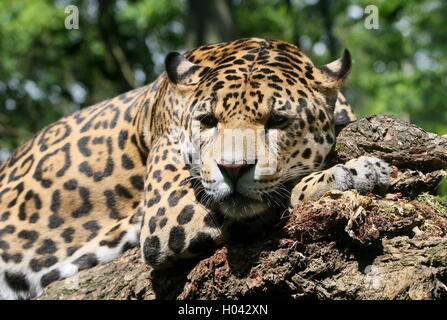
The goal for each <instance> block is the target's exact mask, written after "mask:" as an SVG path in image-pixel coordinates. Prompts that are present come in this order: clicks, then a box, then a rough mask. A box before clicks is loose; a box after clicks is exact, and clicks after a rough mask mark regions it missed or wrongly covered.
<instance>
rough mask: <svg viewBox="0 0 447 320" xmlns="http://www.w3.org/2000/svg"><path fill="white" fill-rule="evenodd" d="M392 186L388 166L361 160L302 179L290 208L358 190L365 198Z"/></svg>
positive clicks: (368, 159)
mask: <svg viewBox="0 0 447 320" xmlns="http://www.w3.org/2000/svg"><path fill="white" fill-rule="evenodd" d="M389 183H390V168H389V166H388V164H387V163H386V162H384V161H383V160H380V159H377V158H373V157H359V158H357V159H352V160H350V161H348V162H347V163H346V164H339V165H336V166H333V167H331V168H329V169H327V170H324V171H319V172H315V173H312V174H310V175H309V176H307V177H304V178H303V179H301V181H300V182H299V183H298V184H297V185H296V186H295V187H294V188H293V190H292V197H291V204H292V205H295V204H297V203H298V202H299V201H301V200H305V199H308V198H313V197H319V196H321V195H323V194H324V193H326V192H327V191H330V190H340V191H345V190H348V189H355V190H357V191H359V192H360V193H362V194H365V193H368V192H372V191H374V190H383V189H386V188H387V187H388V185H389Z"/></svg>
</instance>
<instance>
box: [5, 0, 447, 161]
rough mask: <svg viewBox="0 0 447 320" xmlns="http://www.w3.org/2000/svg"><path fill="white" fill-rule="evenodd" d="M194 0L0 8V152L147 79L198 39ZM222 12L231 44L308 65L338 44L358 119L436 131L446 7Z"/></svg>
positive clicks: (440, 129)
mask: <svg viewBox="0 0 447 320" xmlns="http://www.w3.org/2000/svg"><path fill="white" fill-rule="evenodd" d="M195 1H200V0H108V1H97V0H90V1H82V0H72V1H68V0H33V1H28V0H2V1H0V151H2V150H5V149H7V150H12V149H14V148H15V147H17V146H18V145H19V144H21V143H22V142H24V141H25V140H26V139H27V138H29V137H30V136H31V135H32V134H33V133H35V132H36V131H37V130H39V129H41V128H42V127H44V126H45V125H47V124H49V123H51V122H53V121H55V120H57V119H58V118H60V117H62V116H64V115H66V114H69V113H72V112H73V111H75V110H78V109H79V108H83V107H86V106H88V105H91V104H93V103H96V102H99V101H101V100H103V99H106V98H110V97H113V96H116V95H117V94H119V93H121V92H124V91H127V90H129V89H131V88H133V87H137V86H141V85H143V84H145V83H148V82H150V81H152V80H153V79H154V78H155V77H156V76H157V74H159V73H160V72H162V71H163V59H164V56H165V55H166V54H167V53H168V52H169V51H173V50H178V51H185V50H187V49H190V48H191V46H192V45H191V44H190V43H189V42H187V40H186V39H200V37H189V36H190V35H191V34H192V33H197V32H199V31H200V30H198V29H197V28H196V27H194V26H192V25H191V23H190V20H191V17H195V19H199V20H200V19H201V18H200V16H199V17H198V18H197V14H196V15H192V14H191V11H190V8H191V7H192V5H191V4H192V3H193V2H195ZM208 1H217V0H208ZM216 3H217V2H216ZM69 4H73V5H76V6H78V8H79V11H80V21H79V26H80V28H79V30H67V29H65V26H64V21H65V18H66V17H67V13H65V11H64V9H65V6H66V5H69ZM370 4H374V5H377V7H378V9H379V29H378V30H368V29H367V28H365V25H364V20H365V17H366V14H365V13H364V12H363V10H364V8H365V7H366V6H368V5H370ZM222 6H228V8H227V9H228V10H227V11H229V12H231V17H232V20H233V24H234V30H235V34H234V38H242V37H250V36H257V37H266V38H278V39H283V40H286V41H290V42H292V43H295V44H298V45H299V46H300V47H301V48H302V49H303V50H304V51H305V52H306V53H308V54H309V56H310V57H311V58H312V59H313V60H314V61H315V62H316V63H317V64H323V63H328V62H330V61H331V60H333V59H335V58H336V57H337V56H338V55H340V53H341V51H342V49H343V48H344V47H347V48H349V49H350V51H351V53H352V56H353V58H354V64H353V72H352V75H351V77H350V80H349V81H348V84H347V86H346V88H345V89H344V92H345V93H346V94H347V97H348V99H349V101H350V102H351V104H352V105H353V106H354V108H355V110H356V112H357V113H358V114H359V115H364V114H368V113H385V112H389V113H394V114H396V115H399V116H401V117H404V118H406V119H408V120H410V121H412V122H414V123H416V124H418V125H421V126H422V127H424V128H425V129H426V130H428V131H433V132H437V133H440V134H445V133H447V108H446V103H445V101H447V90H446V89H445V88H447V55H446V52H447V33H446V32H445V26H444V24H445V17H446V16H447V2H445V1H441V0H421V1H405V2H403V1H400V0H381V1H371V0H357V1H348V0H340V1H330V0H244V1H242V0H228V1H220V2H219V4H218V5H216V6H215V8H216V9H215V10H217V11H218V12H217V13H214V15H213V17H214V16H218V15H219V14H221V15H224V14H225V12H227V11H225V10H222ZM224 9H225V8H224ZM213 10H214V9H213ZM219 10H221V12H220V11H219ZM200 14H207V13H206V12H205V13H200ZM205 18H207V17H206V16H202V19H205ZM196 22H197V21H196ZM214 23H216V24H217V23H218V22H217V19H216V22H214ZM195 25H198V26H199V27H200V24H197V23H196V24H195ZM203 42H207V39H203ZM187 43H188V45H187ZM198 44H201V43H195V44H194V45H198ZM187 46H189V47H187ZM0 158H1V155H0ZM0 161H1V159H0Z"/></svg>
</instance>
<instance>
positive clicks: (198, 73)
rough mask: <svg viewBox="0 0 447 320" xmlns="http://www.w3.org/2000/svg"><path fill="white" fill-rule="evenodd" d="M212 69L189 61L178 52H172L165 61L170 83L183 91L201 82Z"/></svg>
mask: <svg viewBox="0 0 447 320" xmlns="http://www.w3.org/2000/svg"><path fill="white" fill-rule="evenodd" d="M209 69H210V68H208V67H202V66H199V65H198V64H194V63H192V62H190V61H188V60H187V59H186V58H185V57H183V56H182V55H181V54H180V53H178V52H171V53H169V54H168V55H167V56H166V59H165V70H166V74H167V75H168V79H169V81H170V82H171V83H172V84H174V85H176V86H177V87H179V88H181V89H187V88H188V86H193V85H194V84H196V83H197V82H199V80H200V78H201V77H203V76H204V75H205V74H206V72H207V71H208V70H209Z"/></svg>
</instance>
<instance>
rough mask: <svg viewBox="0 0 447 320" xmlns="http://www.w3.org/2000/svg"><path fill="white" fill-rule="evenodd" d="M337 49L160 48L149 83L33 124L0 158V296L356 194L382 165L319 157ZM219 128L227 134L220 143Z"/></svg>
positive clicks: (339, 77) (181, 251)
mask: <svg viewBox="0 0 447 320" xmlns="http://www.w3.org/2000/svg"><path fill="white" fill-rule="evenodd" d="M351 65H352V62H351V56H350V53H349V51H348V50H346V49H345V51H344V53H343V55H342V57H341V58H339V59H337V60H335V61H333V62H331V63H329V64H327V65H323V66H315V65H314V64H313V62H312V61H311V60H310V59H309V58H308V57H307V56H306V55H305V54H304V53H303V52H302V51H301V50H300V49H299V48H298V47H297V46H295V45H293V44H290V43H287V42H284V41H280V40H272V39H260V38H246V39H241V40H236V41H231V42H226V43H216V44H210V45H204V46H201V47H198V48H196V49H193V50H191V51H189V52H186V53H185V54H183V55H182V54H179V53H176V52H172V53H170V54H168V55H167V56H166V59H165V71H164V72H163V73H162V74H161V75H160V76H159V77H158V78H157V79H156V80H155V81H154V82H152V83H150V84H148V85H146V86H143V87H141V88H137V89H134V90H132V91H129V92H127V93H124V94H121V95H120V96H118V97H115V98H112V99H109V100H106V101H103V102H100V103H98V104H95V105H93V106H91V107H88V108H84V109H81V110H80V111H78V112H76V113H74V114H72V115H70V116H67V117H64V118H62V119H60V120H59V121H57V122H54V123H52V124H50V125H49V126H47V127H45V128H44V129H42V130H41V131H40V132H38V133H37V134H36V135H34V136H33V137H32V138H30V139H29V140H28V141H27V142H26V143H24V144H23V145H22V146H21V147H19V148H18V149H17V150H16V151H15V152H14V153H13V154H12V155H11V156H10V158H9V159H8V160H6V161H5V162H4V163H3V164H2V165H1V166H0V254H1V255H0V298H2V299H30V298H33V297H36V296H38V295H40V294H41V293H42V291H43V289H44V288H45V287H46V286H47V285H49V284H50V283H52V282H54V281H56V280H60V279H64V278H67V277H70V276H72V275H74V274H76V273H77V272H79V271H80V270H83V269H87V268H91V267H93V266H95V265H97V264H101V263H106V262H108V261H111V260H113V259H115V258H117V257H118V256H120V254H122V252H123V251H125V250H127V249H129V248H132V247H137V246H139V247H140V249H141V256H142V259H143V261H144V262H145V263H146V264H148V265H150V266H151V267H152V268H153V270H160V269H164V268H167V267H168V266H169V267H172V266H174V267H175V263H176V262H178V261H180V259H189V258H192V257H196V256H200V255H203V254H206V253H209V252H212V250H213V249H214V248H216V247H218V246H221V245H223V244H224V243H226V242H227V241H228V239H232V237H237V234H241V233H245V229H244V228H241V227H238V226H244V225H248V226H256V228H261V227H262V226H263V225H265V224H267V223H270V221H271V219H272V217H276V216H277V215H278V212H283V211H284V210H287V207H288V206H289V205H290V204H291V205H299V203H300V202H301V201H303V200H306V199H309V198H314V197H318V196H321V195H322V194H324V193H325V192H327V191H329V190H347V189H356V190H358V191H359V192H363V193H365V192H370V191H372V190H375V188H377V187H384V186H386V185H387V184H388V180H389V167H388V165H387V164H386V163H385V162H384V161H382V160H380V159H376V158H370V157H360V158H358V159H354V160H351V161H349V162H348V163H346V164H338V165H335V166H333V167H329V168H328V167H327V165H326V163H327V161H326V160H327V157H328V154H329V153H330V150H331V148H332V147H333V146H334V144H335V139H336V136H335V128H336V127H337V126H340V125H343V124H346V123H348V122H349V121H353V120H355V116H354V114H353V112H352V110H351V107H350V106H349V104H348V103H347V102H346V99H345V97H344V96H343V95H342V93H341V92H340V88H341V87H342V85H343V84H344V83H345V81H346V79H347V77H348V75H349V73H350V71H351ZM228 137H230V138H231V139H228Z"/></svg>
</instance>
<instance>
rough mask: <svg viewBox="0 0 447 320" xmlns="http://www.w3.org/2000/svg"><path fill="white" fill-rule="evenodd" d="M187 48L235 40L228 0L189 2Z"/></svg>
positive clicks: (197, 0) (189, 0) (196, 0)
mask: <svg viewBox="0 0 447 320" xmlns="http://www.w3.org/2000/svg"><path fill="white" fill-rule="evenodd" d="M188 25H189V28H188V30H189V32H188V35H187V45H186V46H187V47H188V48H195V47H198V46H200V45H203V44H206V43H216V42H222V41H230V40H234V37H235V30H234V22H233V17H232V12H231V6H230V3H229V1H227V0H214V1H209V0H188Z"/></svg>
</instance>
